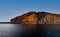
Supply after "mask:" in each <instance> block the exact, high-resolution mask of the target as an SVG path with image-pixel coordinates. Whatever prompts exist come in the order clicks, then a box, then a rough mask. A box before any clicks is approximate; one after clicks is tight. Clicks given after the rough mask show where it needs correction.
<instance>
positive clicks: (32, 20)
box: [11, 12, 37, 24]
mask: <svg viewBox="0 0 60 37" xmlns="http://www.w3.org/2000/svg"><path fill="white" fill-rule="evenodd" d="M36 21H37V14H36V12H29V13H26V14H23V15H21V16H18V17H16V18H13V19H11V23H18V24H36Z"/></svg>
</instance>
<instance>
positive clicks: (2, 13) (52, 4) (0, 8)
mask: <svg viewBox="0 0 60 37" xmlns="http://www.w3.org/2000/svg"><path fill="white" fill-rule="evenodd" d="M30 11H36V12H39V11H40V12H41V11H45V12H49V13H55V14H60V0H0V22H9V21H10V19H12V18H14V17H16V16H19V15H22V14H24V13H27V12H30Z"/></svg>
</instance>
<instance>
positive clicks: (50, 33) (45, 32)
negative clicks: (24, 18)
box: [0, 24, 60, 37]
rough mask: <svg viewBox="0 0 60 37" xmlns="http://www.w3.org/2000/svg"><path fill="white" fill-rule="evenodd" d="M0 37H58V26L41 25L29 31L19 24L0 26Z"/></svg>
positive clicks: (59, 34) (59, 32)
mask: <svg viewBox="0 0 60 37" xmlns="http://www.w3.org/2000/svg"><path fill="white" fill-rule="evenodd" d="M0 37H60V25H41V26H37V27H36V30H35V31H32V30H31V31H29V29H28V28H27V27H26V26H24V25H20V24H0Z"/></svg>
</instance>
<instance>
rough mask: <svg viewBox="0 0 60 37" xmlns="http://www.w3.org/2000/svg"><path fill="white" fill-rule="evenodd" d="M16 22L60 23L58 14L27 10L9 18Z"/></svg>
mask: <svg viewBox="0 0 60 37" xmlns="http://www.w3.org/2000/svg"><path fill="white" fill-rule="evenodd" d="M11 23H17V24H60V15H59V14H52V13H48V12H28V13H25V14H23V15H21V16H17V17H15V18H12V19H11Z"/></svg>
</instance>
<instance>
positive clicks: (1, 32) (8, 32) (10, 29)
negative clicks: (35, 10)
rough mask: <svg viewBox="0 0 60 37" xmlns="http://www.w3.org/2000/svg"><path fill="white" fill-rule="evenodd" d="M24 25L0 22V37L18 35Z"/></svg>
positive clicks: (14, 36) (23, 28)
mask: <svg viewBox="0 0 60 37" xmlns="http://www.w3.org/2000/svg"><path fill="white" fill-rule="evenodd" d="M24 30H25V27H24V26H22V25H18V24H0V37H17V36H18V37H20V36H21V33H23V32H24Z"/></svg>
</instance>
